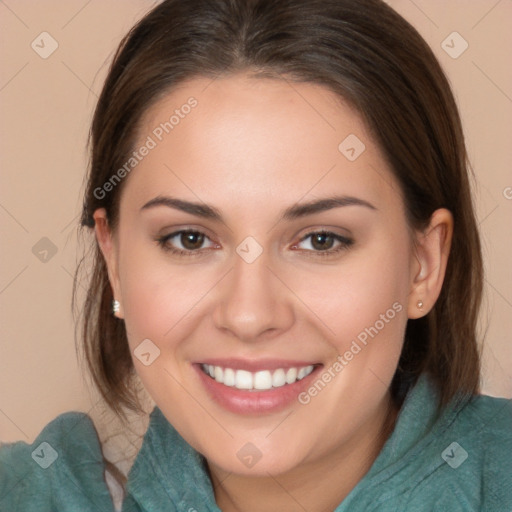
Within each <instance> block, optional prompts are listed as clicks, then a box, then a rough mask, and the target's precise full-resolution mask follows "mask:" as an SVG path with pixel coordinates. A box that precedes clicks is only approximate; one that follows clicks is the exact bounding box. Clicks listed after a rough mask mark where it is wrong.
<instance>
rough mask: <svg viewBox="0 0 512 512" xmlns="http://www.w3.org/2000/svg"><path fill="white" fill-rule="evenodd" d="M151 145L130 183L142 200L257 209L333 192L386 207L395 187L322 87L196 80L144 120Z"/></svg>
mask: <svg viewBox="0 0 512 512" xmlns="http://www.w3.org/2000/svg"><path fill="white" fill-rule="evenodd" d="M149 139H151V141H152V143H151V145H152V146H153V148H152V149H151V151H149V152H148V154H147V156H145V157H144V158H143V159H142V160H141V161H140V163H139V164H138V165H137V167H136V169H135V170H134V171H133V172H132V173H131V175H130V179H129V182H130V183H128V184H127V190H126V193H127V194H130V195H133V196H134V198H135V199H136V198H137V197H141V198H142V197H144V198H145V199H146V200H147V199H149V198H150V197H149V196H151V195H153V196H154V195H157V194H164V193H166V192H168V193H173V194H174V195H175V193H176V190H177V189H178V190H179V191H181V192H183V193H184V194H186V195H187V196H188V198H190V199H192V198H193V196H194V195H195V196H198V197H200V198H202V196H206V197H208V199H210V200H211V202H215V201H216V199H217V198H218V200H219V202H224V201H225V197H226V195H227V197H230V198H231V200H232V203H233V204H234V203H236V201H237V199H243V201H244V202H247V201H251V203H252V204H254V205H255V207H256V206H258V205H259V206H264V205H265V204H266V202H268V201H269V200H273V201H278V200H287V201H291V202H296V201H298V200H299V199H300V198H301V197H302V196H305V195H306V194H310V195H311V194H312V195H316V194H321V193H333V192H339V193H344V194H353V195H361V194H364V195H365V196H366V199H370V198H373V200H374V201H375V202H381V203H382V201H385V199H386V197H387V196H390V197H391V196H393V195H396V190H397V188H398V187H397V186H396V184H394V183H393V182H394V179H393V176H392V174H391V172H390V170H389V168H388V166H387V164H386V161H385V159H384V157H383V155H382V153H381V151H380V149H379V148H378V146H377V145H376V143H375V142H374V141H373V139H372V138H371V137H370V135H369V131H368V130H367V128H366V126H365V124H364V122H363V120H362V118H361V116H360V115H359V114H358V112H357V111H355V110H354V109H352V108H351V107H350V106H348V105H347V104H346V103H344V102H343V100H341V99H340V98H339V97H338V96H337V95H335V94H334V93H333V92H331V91H330V90H329V89H327V88H326V87H323V86H321V85H319V84H311V83H296V82H291V81H289V80H277V79H268V78H249V77H248V76H247V75H245V74H238V75H232V76H229V77H223V78H217V79H211V78H196V79H193V80H190V81H188V82H184V83H182V84H180V85H179V87H177V88H176V89H174V90H173V91H172V92H171V93H169V94H168V95H166V96H165V97H163V98H162V99H161V100H160V101H158V102H157V103H156V104H154V105H153V106H152V107H151V108H150V109H149V110H148V111H147V112H146V113H145V115H144V116H143V118H142V119H141V122H140V124H139V132H138V138H137V143H136V145H135V148H136V149H137V148H140V147H142V146H143V145H144V144H145V143H147V142H148V141H149ZM354 157H355V158H354ZM241 196H243V197H241ZM194 199H197V197H195V198H194ZM394 199H396V197H395V198H394ZM141 200H142V199H141Z"/></svg>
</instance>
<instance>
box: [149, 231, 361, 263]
mask: <svg viewBox="0 0 512 512" xmlns="http://www.w3.org/2000/svg"><path fill="white" fill-rule="evenodd" d="M186 233H191V234H197V235H204V236H205V237H206V238H208V236H207V235H205V234H204V233H202V232H201V231H196V230H193V229H182V230H180V231H175V232H174V233H171V234H169V235H165V236H162V237H160V238H157V239H156V241H157V243H158V245H159V246H160V247H161V248H162V249H163V250H164V251H166V252H170V253H172V254H175V255H177V256H185V257H195V256H199V255H201V254H202V252H203V251H204V249H197V250H183V249H177V248H176V247H173V246H171V245H169V244H168V241H169V240H170V239H172V238H174V237H176V236H178V235H182V234H186ZM313 235H327V236H330V237H332V238H334V239H335V240H336V241H338V242H340V245H339V246H338V247H337V248H336V249H327V250H325V251H314V250H309V249H302V250H304V251H305V252H309V253H313V255H314V256H317V255H318V256H320V257H329V256H334V255H335V254H338V253H340V252H341V251H346V250H347V249H348V248H349V247H350V246H352V245H353V244H354V240H352V239H351V238H347V237H344V236H341V235H338V234H336V233H333V232H331V231H326V230H319V231H310V232H309V233H307V234H306V235H304V236H303V237H302V238H301V239H300V240H299V242H298V243H301V242H303V241H304V240H307V239H308V238H310V237H311V236H313ZM295 245H297V244H294V246H295ZM310 256H311V255H310Z"/></svg>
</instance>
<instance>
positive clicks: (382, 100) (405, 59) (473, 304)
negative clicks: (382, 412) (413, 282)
mask: <svg viewBox="0 0 512 512" xmlns="http://www.w3.org/2000/svg"><path fill="white" fill-rule="evenodd" d="M240 71H244V72H247V73H252V76H255V77H273V78H283V77H286V79H288V80H291V81H296V82H311V83H316V84H320V85H323V86H325V87H327V88H329V89H330V90H332V91H333V92H334V93H336V94H337V95H338V96H339V97H340V98H342V99H344V100H345V101H347V102H348V103H349V104H351V105H352V106H353V107H355V108H356V109H357V110H358V111H359V113H360V114H361V116H362V117H363V119H364V120H365V122H366V124H367V126H368V127H369V129H370V130H371V133H372V134H373V136H374V137H375V140H376V142H377V143H378V144H379V145H380V147H381V149H382V151H383V153H384V155H385V157H386V158H387V160H388V162H389V164H390V166H391V168H392V170H393V172H394V174H395V176H396V178H397V180H398V182H399V183H400V187H401V192H402V195H403V197H404V201H405V206H406V211H407V217H408V224H409V226H410V227H411V228H415V229H424V228H426V227H427V225H428V222H429V219H430V216H431V215H432V213H433V212H434V210H436V209H438V208H448V209H449V210H450V211H451V212H452V214H453V217H454V234H453V239H452V248H451V253H450V257H449V260H448V266H447V270H446V276H445V281H444V284H443V287H442V290H441V294H440V296H439V298H438V300H437V302H436V304H435V306H434V307H433V309H432V310H431V311H430V312H429V313H428V314H427V315H426V316H424V317H422V318H420V319H416V320H408V323H407V328H406V332H405V340H404V348H403V352H402V355H401V358H400V361H399V365H398V368H397V371H396V374H395V376H394V378H393V382H392V394H393V396H394V397H395V399H397V400H401V399H402V398H403V396H404V395H405V393H406V392H407V391H408V390H409V389H410V387H411V386H412V385H413V384H414V383H415V381H416V379H417V378H418V376H419V375H420V373H422V372H428V373H429V374H430V375H431V376H432V378H433V379H434V382H435V383H436V385H437V387H438V389H439V393H440V397H441V405H445V404H446V403H448V401H449V400H450V399H452V398H454V397H456V396H465V397H470V396H472V395H474V394H476V393H477V392H478V389H479V375H480V355H479V350H478V344H477V336H476V327H477V317H478V312H479V309H480V303H481V298H482V281H483V270H482V257H481V249H480V241H479V235H478V231H477V225H476V221H475V214H474V208H473V204H472V198H471V192H470V184H469V180H468V174H469V171H470V168H469V164H468V161H467V154H466V148H465V144H464V137H463V132H462V127H461V121H460V118H459V114H458V110H457V106H456V103H455V100H454V97H453V95H452V92H451V90H450V86H449V83H448V81H447V79H446V77H445V75H444V73H443V71H442V69H441V67H440V65H439V63H438V62H437V60H436V58H435V57H434V55H433V53H432V51H431V49H430V48H429V47H428V45H427V44H426V42H425V41H424V40H423V39H422V37H421V36H420V35H419V34H418V32H417V31H416V30H415V29H414V28H413V27H412V26H411V25H410V24H409V23H408V22H407V21H405V20H404V19H403V18H402V17H401V16H399V15H398V14H397V13H396V12H395V11H394V10H393V9H391V8H390V7H389V6H388V5H386V3H384V2H383V1H381V0H358V1H354V0H187V1H186V2H184V1H182V0H165V1H164V2H162V3H161V4H160V5H158V6H156V7H155V8H154V9H153V10H151V11H150V12H149V13H148V14H147V15H146V16H145V17H144V18H143V19H142V20H140V21H139V22H138V23H137V24H136V25H135V26H134V27H133V28H132V30H131V31H130V32H129V33H128V34H127V35H126V36H125V38H124V39H123V40H122V42H121V44H120V46H119V48H118V50H117V52H116V54H115V57H114V60H113V63H112V65H111V67H110V70H109V74H108V76H107V79H106V82H105V84H104V87H103V90H102V92H101V96H100V98H99V101H98V104H97V107H96V110H95V112H94V119H93V122H92V126H91V131H90V134H89V145H90V148H91V152H90V158H91V162H90V172H89V174H88V178H87V189H86V192H85V198H84V205H83V213H82V219H81V226H82V228H83V227H84V226H87V227H89V228H92V227H93V226H94V220H93V218H92V214H93V212H94V211H95V210H96V209H97V208H105V209H106V211H107V215H108V220H109V225H110V227H111V229H112V230H115V229H116V225H117V222H118V211H119V201H120V197H121V193H122V190H123V185H124V183H125V182H126V179H129V178H125V179H124V180H123V181H121V183H119V185H117V186H115V187H113V190H112V191H110V192H109V193H107V194H103V193H102V194H98V193H97V191H98V190H99V189H101V187H102V186H103V185H104V184H105V183H106V182H107V181H108V180H109V179H110V178H111V177H112V175H113V173H114V172H115V171H116V169H119V168H120V167H122V166H123V164H124V163H125V162H126V161H127V159H128V158H129V156H130V155H131V152H132V151H133V150H134V146H135V143H136V137H137V132H138V127H139V124H140V121H141V118H142V116H143V115H144V113H145V112H146V111H147V110H148V109H149V108H150V107H151V106H152V105H153V104H154V103H155V102H156V101H158V100H159V99H161V98H162V97H163V96H165V95H166V94H168V93H169V92H170V91H171V90H172V89H173V88H174V87H175V86H176V85H178V84H179V83H180V82H183V81H184V80H188V79H193V78H195V77H211V78H215V77H218V76H229V74H230V73H234V72H240ZM91 249H92V251H93V252H94V254H93V269H92V274H91V277H90V281H89V284H88V290H87V295H86V298H85V304H84V306H83V308H82V311H81V312H82V315H83V320H82V324H81V325H82V333H81V334H82V338H83V340H81V341H80V347H79V348H80V350H81V353H83V356H84V357H85V360H86V362H87V365H88V368H89V370H90V373H91V375H92V378H93V380H94V383H95V384H96V386H97V387H98V389H99V391H100V392H101V394H102V396H103V398H104V399H105V400H106V402H107V403H108V405H109V406H110V407H111V408H112V409H113V410H114V411H115V412H116V413H118V414H119V415H121V416H124V412H123V408H127V409H130V410H134V411H137V410H139V409H140V407H139V402H138V399H137V392H136V389H135V384H134V382H135V381H134V377H135V370H134V366H133V363H132V359H131V356H130V351H129V347H128V341H127V336H126V331H125V325H124V322H123V321H122V320H119V319H117V318H115V317H113V316H112V314H111V302H112V290H111V287H110V284H109V280H108V275H107V269H106V265H105V262H104V259H103V257H102V254H101V252H100V250H99V247H98V244H97V243H96V244H93V246H92V247H91ZM83 261H84V260H83V259H82V261H81V263H80V264H79V266H78V268H77V274H76V275H75V286H74V291H73V293H74V300H73V304H75V299H76V297H75V295H76V287H77V283H78V272H79V269H80V266H81V265H82V263H83Z"/></svg>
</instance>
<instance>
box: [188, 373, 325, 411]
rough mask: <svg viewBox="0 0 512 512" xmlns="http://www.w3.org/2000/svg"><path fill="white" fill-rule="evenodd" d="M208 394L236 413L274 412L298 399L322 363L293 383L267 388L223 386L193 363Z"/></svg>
mask: <svg viewBox="0 0 512 512" xmlns="http://www.w3.org/2000/svg"><path fill="white" fill-rule="evenodd" d="M193 366H194V368H195V369H196V371H197V373H198V374H199V378H200V380H201V382H202V383H203V385H204V387H205V388H206V391H207V392H208V394H209V395H210V396H211V397H212V398H213V399H214V400H215V401H216V402H217V403H218V404H219V405H221V406H222V407H224V408H225V409H227V410H228V411H231V412H234V413H237V414H264V413H275V412H278V411H280V410H282V409H285V408H286V407H288V406H289V405H290V404H292V403H293V402H296V401H298V396H299V394H300V393H301V392H302V391H303V390H304V389H306V388H307V387H308V386H309V385H310V383H311V381H312V380H313V379H314V378H315V377H316V375H317V373H318V371H319V370H320V368H321V367H322V365H319V366H315V368H314V369H313V371H312V372H311V373H310V374H309V375H308V376H306V377H304V378H303V379H301V380H298V381H296V382H294V383H293V384H285V385H284V386H281V387H279V388H272V389H267V390H262V391H258V390H251V391H249V390H241V389H237V388H235V387H231V386H225V385H224V384H221V383H220V382H217V381H216V380H215V379H213V378H212V377H210V376H209V375H206V373H204V371H203V370H202V369H201V365H200V364H193Z"/></svg>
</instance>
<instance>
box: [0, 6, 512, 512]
mask: <svg viewBox="0 0 512 512" xmlns="http://www.w3.org/2000/svg"><path fill="white" fill-rule="evenodd" d="M404 41H407V44H404ZM91 149H92V153H91V169H90V173H89V176H88V185H87V190H86V193H85V198H84V209H83V217H82V225H83V226H84V227H87V228H88V229H89V230H91V232H92V231H94V234H95V240H96V241H95V245H94V247H95V251H96V253H95V261H94V272H93V273H92V277H91V281H90V284H89V289H88V294H87V299H86V302H85V305H84V310H83V349H84V355H85V358H86V361H87V363H88V366H89V369H90V371H91V374H92V376H93V378H94V380H95V383H96V385H97V387H98V389H99V390H100V392H101V393H102V395H103V397H104V399H105V400H106V402H107V403H108V404H109V405H110V406H111V407H112V409H113V410H114V411H116V412H117V413H118V414H119V415H120V416H121V417H122V416H123V415H124V413H125V410H135V411H136V410H138V409H139V407H140V406H139V403H138V397H137V394H136V389H135V381H136V377H137V378H140V380H141V381H142V382H143V384H144V387H145V389H146V390H147V391H148V392H149V395H150V396H151V398H152V399H153V400H154V402H155V403H156V407H155V409H154V410H153V412H152V414H151V421H150V426H149V429H148V431H147V433H146V435H145V437H144V442H143V445H142V448H141V450H140V452H139V454H138V456H137V459H136V460H135V463H134V466H133V468H132V470H131V472H130V474H129V475H128V480H127V482H126V486H125V488H126V497H125V500H124V502H123V511H156V510H177V511H189V512H192V511H195V510H197V511H198V512H202V511H205V510H208V511H218V510H219V509H220V510H222V511H225V512H231V511H250V512H257V511H260V510H261V511H263V510H265V511H267V510H279V511H297V510H308V511H327V510H336V511H337V512H341V511H348V510H350V511H351V512H352V511H359V510H361V511H363V510H364V511H368V510H379V511H386V510H389V511H391V510H393V511H396V510H404V511H405V510H414V511H431V510H450V511H452V510H464V511H469V510H493V511H496V510H510V509H511V507H512V476H511V475H512V471H511V470H512V463H511V459H512V458H511V457H510V451H511V449H512V422H511V418H512V415H511V411H510V402H509V401H507V400H504V399H495V398H491V397H485V396H482V395H480V394H479V373H480V361H479V352H478V347H477V337H476V321H477V315H478V311H479V307H480V301H481V293H482V279H483V277H482V261H481V253H480V243H479V237H478V232H477V226H476V222H475V215H474V210H473V205H472V200H471V194H470V187H469V181H468V167H467V157H466V150H465V146H464V140H463V133H462V128H461V123H460V119H459V115H458V112H457V108H456V105H455V101H454V98H453V96H452V93H451V91H450V88H449V85H448V83H447V80H446V78H445V76H444V74H443V72H442V70H441V69H440V66H439V64H438V63H437V61H436V60H435V58H434V56H433V54H432V52H431V50H430V49H429V48H428V46H427V45H426V43H425V42H424V41H423V39H422V38H421V37H420V36H419V35H418V33H417V32H416V31H415V30H414V29H413V28H412V27H411V26H410V25H409V24H408V23H407V22H406V21H404V20H403V19H402V18H401V17H400V16H398V15H397V14H396V13H395V12H394V11H393V10H392V9H391V8H389V7H388V6H387V5H386V4H385V3H384V2H381V1H378V0H362V1H359V2H353V1H348V0H336V1H334V0H312V1H311V0H307V1H306V0H289V1H288V0H285V1H270V0H243V1H242V0H210V1H209V2H206V1H204V0H193V1H189V2H180V1H177V0H170V1H164V2H163V3H161V4H160V5H158V6H157V7H155V8H154V9H153V10H152V11H151V12H150V13H149V14H148V15H147V16H145V17H144V19H142V20H141V21H140V22H139V23H138V24H137V25H136V26H135V27H134V28H133V29H132V31H131V32H130V33H129V34H128V35H127V37H126V38H125V40H124V41H123V42H122V44H121V45H120V48H119V51H118V53H117V54H116V56H115V59H114V62H113V65H112V67H111V69H110V72H109V75H108V77H107V80H106V82H105V85H104V88H103V91H102V94H101V97H100V99H99V102H98V105H97V108H96V111H95V115H94V120H93V124H92V129H91ZM0 456H1V460H2V470H1V471H2V473H0V475H1V478H0V482H1V487H0V490H1V493H0V496H1V498H0V500H1V501H0V504H1V505H2V507H4V508H5V510H36V509H37V510H38V511H40V510H81V511H83V510H91V511H92V510H112V502H111V500H110V496H109V492H108V489H107V487H106V485H105V482H104V480H103V471H104V467H105V466H104V464H105V461H103V458H102V455H101V448H100V446H99V442H98V439H97V436H96V433H95V431H94V428H93V426H92V423H91V422H90V420H89V418H88V417H87V416H86V415H84V414H81V413H68V414H64V415H61V416H59V417H58V418H57V419H56V420H54V421H53V422H52V423H50V424H49V425H48V426H47V427H46V428H45V429H44V430H43V432H42V433H41V435H40V436H39V437H38V439H37V440H36V441H35V443H34V444H33V445H32V446H27V445H26V444H23V443H17V444H14V445H7V446H4V447H2V450H1V451H0ZM4 508H2V510H3V509H4Z"/></svg>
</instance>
